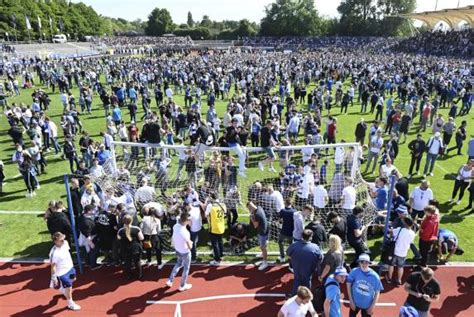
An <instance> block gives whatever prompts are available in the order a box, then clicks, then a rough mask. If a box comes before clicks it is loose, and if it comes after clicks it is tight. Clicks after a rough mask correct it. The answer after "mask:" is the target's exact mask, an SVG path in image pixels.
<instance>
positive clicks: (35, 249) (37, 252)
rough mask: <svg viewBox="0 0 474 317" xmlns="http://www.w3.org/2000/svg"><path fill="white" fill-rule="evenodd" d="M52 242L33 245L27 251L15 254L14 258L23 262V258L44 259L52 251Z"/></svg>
mask: <svg viewBox="0 0 474 317" xmlns="http://www.w3.org/2000/svg"><path fill="white" fill-rule="evenodd" d="M45 233H47V234H49V232H47V231H46V232H39V233H38V234H41V235H42V234H45ZM51 246H52V242H51V241H43V242H38V243H35V244H32V245H30V246H28V247H26V248H25V249H23V250H21V251H18V252H15V253H14V257H15V259H18V260H21V259H23V258H44V257H46V256H47V255H48V253H49V250H50V249H51Z"/></svg>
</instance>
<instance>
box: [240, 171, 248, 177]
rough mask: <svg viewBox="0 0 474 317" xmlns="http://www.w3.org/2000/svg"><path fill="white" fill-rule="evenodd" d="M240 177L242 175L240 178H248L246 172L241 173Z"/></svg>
mask: <svg viewBox="0 0 474 317" xmlns="http://www.w3.org/2000/svg"><path fill="white" fill-rule="evenodd" d="M239 175H240V177H243V178H245V177H247V175H245V173H244V172H239Z"/></svg>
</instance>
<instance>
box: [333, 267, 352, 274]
mask: <svg viewBox="0 0 474 317" xmlns="http://www.w3.org/2000/svg"><path fill="white" fill-rule="evenodd" d="M334 275H335V276H339V275H340V276H347V275H349V274H347V270H346V268H345V267H343V266H338V267H337V268H336V270H335V271H334Z"/></svg>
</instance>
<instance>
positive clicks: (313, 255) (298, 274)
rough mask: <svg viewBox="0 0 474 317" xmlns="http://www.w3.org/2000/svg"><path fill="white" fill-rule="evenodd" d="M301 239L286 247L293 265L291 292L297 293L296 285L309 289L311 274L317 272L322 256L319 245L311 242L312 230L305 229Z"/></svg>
mask: <svg viewBox="0 0 474 317" xmlns="http://www.w3.org/2000/svg"><path fill="white" fill-rule="evenodd" d="M302 238H303V239H302V240H300V241H296V242H294V243H293V244H292V245H290V247H289V248H288V251H287V254H288V258H289V259H290V261H291V264H292V267H293V274H294V280H293V288H292V291H291V294H292V295H293V296H294V295H295V294H296V293H297V290H298V287H300V286H306V287H308V288H309V289H311V279H312V277H313V274H318V273H319V269H320V264H321V260H322V258H323V256H322V252H321V250H320V249H319V247H318V246H317V245H316V244H314V243H312V242H311V240H312V238H313V232H312V231H311V230H308V229H305V230H304V231H303V235H302Z"/></svg>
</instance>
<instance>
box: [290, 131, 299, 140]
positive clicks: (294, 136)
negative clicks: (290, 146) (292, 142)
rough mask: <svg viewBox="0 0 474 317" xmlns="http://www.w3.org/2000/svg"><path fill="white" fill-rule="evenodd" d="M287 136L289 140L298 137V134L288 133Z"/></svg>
mask: <svg viewBox="0 0 474 317" xmlns="http://www.w3.org/2000/svg"><path fill="white" fill-rule="evenodd" d="M288 135H289V137H290V138H295V139H296V138H297V137H298V132H288Z"/></svg>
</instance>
